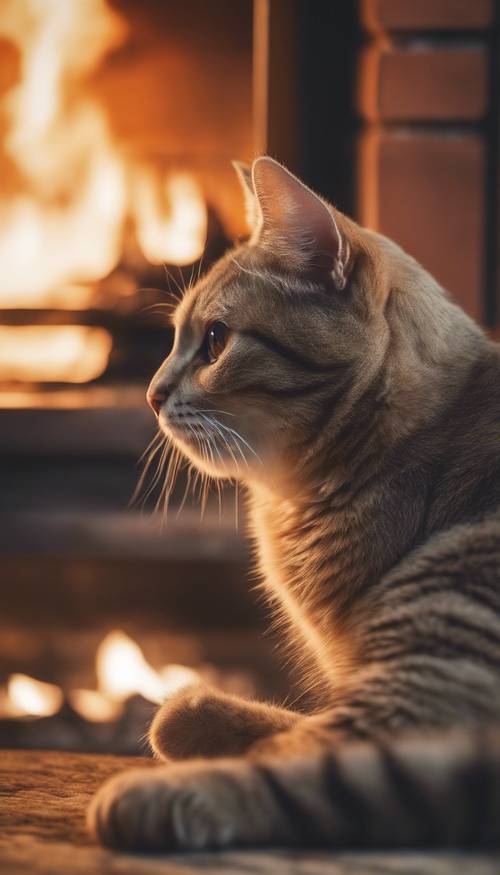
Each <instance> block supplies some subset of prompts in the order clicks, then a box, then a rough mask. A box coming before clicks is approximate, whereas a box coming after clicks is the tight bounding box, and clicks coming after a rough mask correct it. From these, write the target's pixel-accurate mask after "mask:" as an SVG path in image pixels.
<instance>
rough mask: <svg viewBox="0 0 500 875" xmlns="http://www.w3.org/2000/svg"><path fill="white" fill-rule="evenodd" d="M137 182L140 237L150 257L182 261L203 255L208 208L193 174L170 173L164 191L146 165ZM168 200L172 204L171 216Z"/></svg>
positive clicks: (175, 261) (136, 213)
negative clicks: (168, 213) (168, 210)
mask: <svg viewBox="0 0 500 875" xmlns="http://www.w3.org/2000/svg"><path fill="white" fill-rule="evenodd" d="M136 186H137V187H136V201H135V217H136V222H137V237H138V240H139V243H140V246H141V249H142V251H143V253H144V255H145V256H146V258H147V259H148V261H150V262H151V263H152V264H162V262H164V261H166V262H168V263H169V264H179V265H182V264H192V262H193V261H196V259H197V258H200V256H201V254H202V252H203V249H204V247H205V240H206V236H207V211H206V209H205V205H204V203H203V200H202V198H201V195H200V190H199V188H198V186H197V185H196V183H195V180H194V179H193V177H192V176H188V175H187V174H185V173H177V174H176V175H175V176H170V177H167V178H166V179H165V180H164V182H163V186H162V188H163V191H162V190H161V188H159V187H158V185H157V184H156V181H155V177H154V175H153V174H152V173H151V172H148V170H146V169H145V170H143V171H142V172H141V173H140V174H139V175H138V179H137V183H136ZM162 195H163V201H164V203H163V204H162V197H161V196H162ZM165 203H166V204H167V205H168V204H170V205H171V208H170V215H168V216H165ZM162 207H163V209H162Z"/></svg>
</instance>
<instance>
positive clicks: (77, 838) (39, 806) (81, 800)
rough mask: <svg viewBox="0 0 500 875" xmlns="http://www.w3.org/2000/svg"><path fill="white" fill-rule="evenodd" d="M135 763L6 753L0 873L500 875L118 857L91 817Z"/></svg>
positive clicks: (450, 869) (255, 857) (495, 864)
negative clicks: (112, 780)
mask: <svg viewBox="0 0 500 875" xmlns="http://www.w3.org/2000/svg"><path fill="white" fill-rule="evenodd" d="M144 762H146V761H144ZM131 764H134V765H137V760H132V759H125V758H120V757H111V756H102V755H100V756H96V755H86V754H67V753H65V754H63V753H47V752H32V751H1V752H0V873H2V875H4V873H5V875H17V873H23V875H28V873H30V875H52V873H54V875H56V873H57V875H189V873H195V872H200V871H202V872H205V873H208V875H215V873H231V875H244V873H246V875H250V873H253V875H260V873H276V875H285V873H291V875H327V873H328V875H395V873H401V875H403V873H404V875H423V873H433V875H498V873H499V872H500V862H499V860H498V859H496V860H495V859H493V858H492V857H481V856H475V857H464V856H455V855H450V854H445V855H443V854H439V855H435V854H434V855H426V854H411V853H409V854H406V853H405V854H401V853H395V854H386V853H373V854H354V853H351V854H346V853H343V854H335V853H333V852H325V851H321V852H311V851H304V852H296V851H294V852H286V851H277V852H266V851H259V852H255V851H251V852H250V851H238V852H236V851H235V852H226V853H209V854H208V853H207V854H196V855H186V856H183V857H181V856H175V857H174V856H167V855H165V856H146V855H126V854H116V853H111V852H108V851H105V850H103V849H101V848H99V847H96V846H95V845H93V844H92V843H91V842H90V840H89V839H88V837H87V834H86V832H85V822H84V812H85V809H86V806H87V803H88V801H89V799H90V797H91V796H92V794H93V792H94V790H95V789H96V788H97V787H98V785H99V784H100V783H101V782H102V781H103V780H104V779H105V778H107V777H109V776H110V775H112V774H113V773H114V772H116V771H118V770H119V769H123V768H126V767H127V766H128V765H131ZM141 764H142V763H141ZM152 767H153V768H154V765H152Z"/></svg>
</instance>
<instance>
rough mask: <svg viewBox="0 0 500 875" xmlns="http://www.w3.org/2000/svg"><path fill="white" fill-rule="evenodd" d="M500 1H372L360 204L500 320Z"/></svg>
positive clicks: (371, 221)
mask: <svg viewBox="0 0 500 875" xmlns="http://www.w3.org/2000/svg"><path fill="white" fill-rule="evenodd" d="M496 5H497V4H495V2H494V0H418V2H415V0H363V2H362V3H361V26H362V29H363V33H364V35H365V40H364V42H363V46H362V48H361V52H360V60H359V66H358V82H357V89H356V90H357V106H358V111H359V113H360V116H361V119H362V131H361V135H360V141H359V150H358V174H357V191H358V203H357V212H358V217H359V219H360V221H361V222H363V223H365V224H367V225H368V226H370V227H373V228H376V229H378V230H380V231H382V232H383V233H385V234H387V235H388V236H390V237H393V238H394V239H395V240H397V241H398V242H399V243H401V245H402V246H403V247H405V248H406V249H407V250H408V251H409V252H410V253H412V254H413V255H415V256H416V258H418V259H419V260H420V261H422V262H423V264H424V265H425V266H426V267H428V268H429V270H430V271H431V272H432V273H434V274H435V275H436V277H437V278H438V279H439V280H440V282H441V283H442V284H443V285H444V286H445V287H447V288H448V289H449V290H450V291H451V292H452V293H453V295H454V296H455V298H456V299H457V300H458V301H459V302H460V303H461V304H462V306H464V307H465V309H466V310H467V311H468V312H469V313H470V314H471V315H472V316H474V317H475V318H476V319H479V320H480V321H481V322H483V323H484V324H488V325H490V326H494V325H495V323H497V321H498V312H499V309H500V308H499V307H498V302H499V297H500V296H499V295H498V285H497V283H498V269H497V268H498V263H497V257H498V232H497V229H498V223H497V214H498V99H499V90H498V81H497V80H498V39H497V29H496V13H497V9H496Z"/></svg>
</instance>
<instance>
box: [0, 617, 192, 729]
mask: <svg viewBox="0 0 500 875" xmlns="http://www.w3.org/2000/svg"><path fill="white" fill-rule="evenodd" d="M96 672H97V682H98V689H97V690H84V689H83V690H82V689H77V690H71V691H70V692H69V693H68V700H69V702H70V704H71V706H72V707H73V708H74V710H75V711H77V713H78V714H80V716H81V717H84V718H85V719H86V720H91V721H93V722H108V721H110V720H115V719H116V718H117V717H118V716H119V715H120V713H121V711H122V709H123V703H124V702H125V701H126V699H128V698H129V697H130V696H134V695H136V694H140V695H141V696H143V697H144V698H145V699H149V701H151V702H155V703H157V704H159V703H160V702H162V701H164V699H166V698H167V697H168V696H170V695H172V694H173V693H176V692H177V691H178V690H180V689H182V688H183V687H186V686H189V685H190V684H195V683H197V682H198V681H199V680H200V675H199V674H198V672H196V671H195V670H194V669H192V668H188V667H187V666H185V665H165V666H163V668H161V669H160V670H159V671H156V670H155V669H154V668H153V667H152V666H151V665H149V663H148V662H147V661H146V659H145V657H144V654H143V653H142V650H141V648H140V647H139V645H138V644H137V642H136V641H134V640H133V639H132V638H129V636H128V635H126V634H125V633H124V632H121V631H119V630H114V631H113V632H109V634H108V635H106V637H105V638H104V639H103V641H101V643H100V645H99V647H98V649H97V654H96ZM62 703H63V692H62V690H61V689H60V688H59V687H57V686H55V685H54V684H47V683H44V682H42V681H38V680H36V679H35V678H31V677H29V676H28V675H24V674H12V675H11V676H10V677H9V679H8V681H7V685H6V687H5V688H4V689H2V690H0V716H6V717H23V716H33V717H49V716H51V715H52V714H55V713H57V711H58V710H59V709H60V707H61V705H62Z"/></svg>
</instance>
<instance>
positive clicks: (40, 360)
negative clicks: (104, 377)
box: [0, 325, 112, 383]
mask: <svg viewBox="0 0 500 875" xmlns="http://www.w3.org/2000/svg"><path fill="white" fill-rule="evenodd" d="M111 346H112V340H111V335H110V334H108V332H107V331H105V330H104V329H103V328H87V327H84V326H80V325H57V326H50V325H20V326H14V327H12V326H2V325H0V379H1V380H3V381H21V380H23V381H27V382H38V383H40V382H43V381H51V382H68V383H86V382H87V381H88V380H94V379H95V378H96V377H99V376H100V375H101V374H102V372H103V371H104V370H105V368H106V365H107V363H108V358H109V354H110V352H111Z"/></svg>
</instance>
